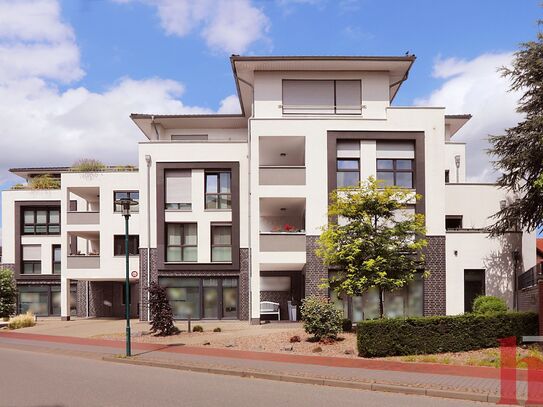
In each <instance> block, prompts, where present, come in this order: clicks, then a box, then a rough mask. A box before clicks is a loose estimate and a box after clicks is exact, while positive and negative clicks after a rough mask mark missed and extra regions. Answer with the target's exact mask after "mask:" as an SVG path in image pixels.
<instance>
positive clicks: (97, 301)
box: [77, 281, 139, 318]
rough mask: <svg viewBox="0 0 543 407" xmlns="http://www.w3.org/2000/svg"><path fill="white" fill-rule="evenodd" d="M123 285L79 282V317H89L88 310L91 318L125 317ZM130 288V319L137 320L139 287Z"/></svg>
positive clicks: (118, 283) (135, 285) (111, 282)
mask: <svg viewBox="0 0 543 407" xmlns="http://www.w3.org/2000/svg"><path fill="white" fill-rule="evenodd" d="M123 284H124V283H123V282H120V281H78V283H77V291H78V295H77V316H78V317H87V310H88V316H89V317H106V318H107V317H118V318H122V317H124V316H125V307H124V304H123V298H122V296H123ZM130 288H131V296H132V298H131V307H130V317H131V318H135V317H137V315H138V303H139V285H138V284H131V285H130ZM87 290H88V298H87ZM87 302H88V304H87ZM87 307H88V308H87Z"/></svg>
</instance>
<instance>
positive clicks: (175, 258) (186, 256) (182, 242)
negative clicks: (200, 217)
mask: <svg viewBox="0 0 543 407" xmlns="http://www.w3.org/2000/svg"><path fill="white" fill-rule="evenodd" d="M197 260H198V235H197V226H196V223H168V224H167V227H166V261H167V262H178V263H179V262H195V261H197Z"/></svg>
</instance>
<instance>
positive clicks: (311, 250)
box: [305, 236, 328, 297]
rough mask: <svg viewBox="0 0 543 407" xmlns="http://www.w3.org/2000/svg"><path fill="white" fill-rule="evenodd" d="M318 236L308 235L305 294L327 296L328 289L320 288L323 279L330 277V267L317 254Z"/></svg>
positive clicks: (307, 295)
mask: <svg viewBox="0 0 543 407" xmlns="http://www.w3.org/2000/svg"><path fill="white" fill-rule="evenodd" d="M318 238H319V237H318V236H306V256H307V258H306V264H305V296H306V297H309V296H310V295H317V296H321V297H327V296H328V292H327V290H326V289H323V288H320V287H319V286H320V285H321V284H322V280H323V279H325V278H328V267H327V266H325V265H324V264H323V262H322V260H321V259H320V258H319V257H318V256H317V255H316V254H315V250H316V249H317V240H318Z"/></svg>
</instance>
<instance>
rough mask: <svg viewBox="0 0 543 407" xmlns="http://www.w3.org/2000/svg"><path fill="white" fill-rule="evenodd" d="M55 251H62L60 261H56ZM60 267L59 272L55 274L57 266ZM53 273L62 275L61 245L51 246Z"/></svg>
mask: <svg viewBox="0 0 543 407" xmlns="http://www.w3.org/2000/svg"><path fill="white" fill-rule="evenodd" d="M55 249H60V250H61V259H60V260H59V261H55ZM57 264H58V266H59V268H60V269H59V271H58V272H55V265H57ZM51 267H52V268H51V272H52V273H53V274H62V246H61V245H59V244H54V245H51Z"/></svg>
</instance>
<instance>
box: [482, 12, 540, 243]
mask: <svg viewBox="0 0 543 407" xmlns="http://www.w3.org/2000/svg"><path fill="white" fill-rule="evenodd" d="M541 23H542V22H541V21H540V22H539V24H540V25H541ZM500 71H501V74H502V76H504V77H507V78H509V79H510V80H511V87H510V90H511V91H520V92H522V93H523V95H522V97H521V98H520V100H519V105H518V107H517V111H518V112H519V113H521V114H523V115H524V120H523V121H522V122H520V123H518V124H517V125H516V126H515V127H511V128H509V129H507V130H506V131H505V134H503V135H497V136H491V137H490V143H491V145H492V146H491V148H490V150H489V153H490V154H491V155H493V156H494V157H495V158H496V160H495V161H494V166H495V168H496V169H497V170H499V171H500V172H501V176H500V178H499V179H498V185H499V186H501V187H503V188H505V189H508V190H510V191H512V192H514V193H516V194H517V196H518V198H519V199H517V200H515V201H514V202H510V203H509V204H508V205H506V206H505V207H504V208H503V209H501V210H500V211H499V212H497V213H496V214H495V215H494V218H495V219H496V222H495V223H494V225H492V227H491V229H490V231H491V233H492V234H493V235H499V234H503V233H504V232H506V231H508V230H511V229H514V228H516V227H521V228H526V229H529V230H533V229H535V228H536V227H538V226H539V225H541V223H542V221H543V205H542V204H541V202H543V34H542V33H541V32H539V33H538V34H537V40H536V41H530V42H525V43H523V44H521V47H520V50H519V51H517V52H516V53H515V58H514V60H513V64H512V66H511V67H510V68H508V67H503V68H501V69H500Z"/></svg>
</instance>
